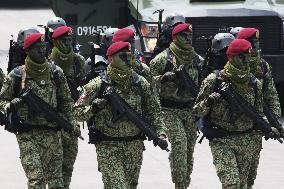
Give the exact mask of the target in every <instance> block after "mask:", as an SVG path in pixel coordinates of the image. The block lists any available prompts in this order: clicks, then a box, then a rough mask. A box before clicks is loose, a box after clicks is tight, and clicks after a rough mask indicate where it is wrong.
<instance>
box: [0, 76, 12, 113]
mask: <svg viewBox="0 0 284 189" xmlns="http://www.w3.org/2000/svg"><path fill="white" fill-rule="evenodd" d="M14 83H15V75H14V73H13V71H11V72H10V73H9V74H8V76H7V77H5V79H4V83H3V87H2V89H1V92H0V110H1V111H2V112H6V110H7V107H9V105H10V102H11V100H13V99H14Z"/></svg>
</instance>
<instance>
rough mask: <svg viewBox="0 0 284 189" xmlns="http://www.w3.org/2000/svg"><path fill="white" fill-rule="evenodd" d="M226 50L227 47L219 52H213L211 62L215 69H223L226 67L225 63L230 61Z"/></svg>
mask: <svg viewBox="0 0 284 189" xmlns="http://www.w3.org/2000/svg"><path fill="white" fill-rule="evenodd" d="M226 50H227V48H225V49H222V50H221V51H219V52H217V53H212V57H211V64H212V67H213V69H217V70H221V69H223V68H224V66H225V64H226V63H227V62H228V58H227V55H226Z"/></svg>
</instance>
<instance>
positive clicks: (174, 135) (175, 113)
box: [163, 108, 197, 189]
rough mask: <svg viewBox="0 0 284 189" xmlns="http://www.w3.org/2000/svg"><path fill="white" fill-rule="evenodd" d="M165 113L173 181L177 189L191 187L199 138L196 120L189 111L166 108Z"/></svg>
mask: <svg viewBox="0 0 284 189" xmlns="http://www.w3.org/2000/svg"><path fill="white" fill-rule="evenodd" d="M163 113H164V122H165V125H166V127H167V135H168V138H169V142H170V143H171V151H170V154H169V161H170V167H171V175H172V181H173V183H175V185H176V189H183V188H186V187H188V186H189V184H190V180H191V178H190V175H191V173H192V170H193V152H194V146H195V143H196V137H197V131H196V128H195V125H194V119H193V118H192V117H191V116H190V112H189V111H188V110H180V109H168V108H167V109H165V108H164V109H163Z"/></svg>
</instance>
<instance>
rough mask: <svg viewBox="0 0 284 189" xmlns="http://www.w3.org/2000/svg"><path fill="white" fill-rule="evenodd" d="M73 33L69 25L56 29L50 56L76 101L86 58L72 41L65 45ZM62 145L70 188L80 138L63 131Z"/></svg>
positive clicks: (65, 174) (64, 167) (67, 182)
mask: <svg viewBox="0 0 284 189" xmlns="http://www.w3.org/2000/svg"><path fill="white" fill-rule="evenodd" d="M58 33H59V34H58ZM71 35H72V32H71V30H70V28H69V27H67V26H61V27H58V28H56V29H55V30H54V32H53V35H52V38H53V40H54V47H53V49H52V52H51V55H50V57H51V59H52V60H53V61H54V63H55V64H56V65H57V66H59V67H60V68H61V69H62V70H63V72H64V75H65V76H66V79H67V83H68V86H69V89H70V92H71V97H72V99H73V100H74V101H77V100H78V98H79V91H78V90H77V88H78V87H79V84H80V82H81V81H82V79H83V77H84V75H85V72H84V71H85V70H84V65H85V59H84V57H83V56H81V55H79V54H77V53H74V52H73V50H72V43H66V42H65V45H64V46H63V44H64V42H62V41H65V40H66V39H67V40H68V39H69V40H70V38H71ZM64 37H66V38H65V40H64V39H63V40H62V38H64ZM71 39H72V38H71ZM64 47H65V48H64ZM67 52H68V53H67ZM62 145H63V164H62V175H63V181H64V188H65V189H68V188H69V186H70V183H71V178H72V172H73V169H74V167H73V166H74V163H75V161H76V157H77V154H78V138H77V137H75V136H72V135H70V134H69V133H67V132H65V131H62Z"/></svg>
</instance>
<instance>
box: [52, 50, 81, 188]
mask: <svg viewBox="0 0 284 189" xmlns="http://www.w3.org/2000/svg"><path fill="white" fill-rule="evenodd" d="M74 55H75V58H74V59H75V61H78V63H79V65H80V75H79V76H76V75H75V73H76V72H75V70H74V68H75V67H76V66H75V65H74V64H73V65H74V66H73V67H71V68H72V69H70V72H69V73H64V75H65V76H66V78H67V82H68V83H69V82H71V83H76V82H78V80H79V81H80V79H81V78H83V76H84V69H83V68H84V64H85V61H84V57H82V56H81V55H79V54H75V53H74ZM55 64H56V62H55ZM71 64H72V62H71ZM78 68H79V67H78ZM76 77H77V78H76ZM76 80H77V81H76ZM73 100H75V101H76V99H73ZM62 145H63V163H62V175H63V181H64V187H65V189H68V188H69V185H70V183H71V177H72V172H73V169H74V163H75V161H76V157H77V154H78V138H77V137H75V136H72V135H70V134H69V133H67V132H65V131H62Z"/></svg>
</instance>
